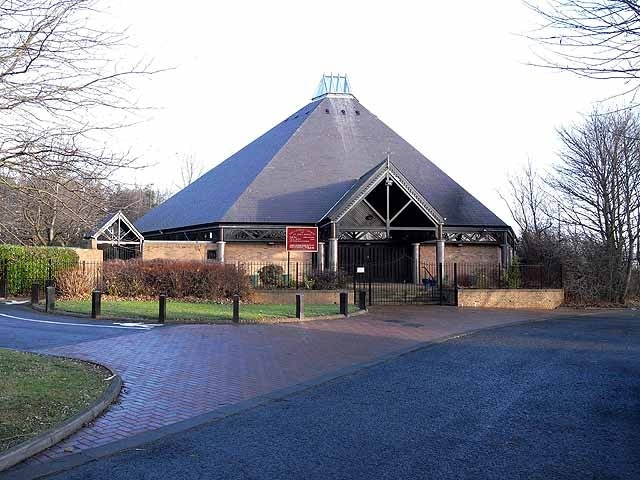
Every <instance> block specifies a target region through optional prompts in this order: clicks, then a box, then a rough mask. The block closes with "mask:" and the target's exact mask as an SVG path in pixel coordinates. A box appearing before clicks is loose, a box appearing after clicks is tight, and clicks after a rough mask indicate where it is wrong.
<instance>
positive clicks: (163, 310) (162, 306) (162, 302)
mask: <svg viewBox="0 0 640 480" xmlns="http://www.w3.org/2000/svg"><path fill="white" fill-rule="evenodd" d="M166 319H167V296H166V295H165V294H164V293H161V294H160V297H159V298H158V323H164V322H165V320H166Z"/></svg>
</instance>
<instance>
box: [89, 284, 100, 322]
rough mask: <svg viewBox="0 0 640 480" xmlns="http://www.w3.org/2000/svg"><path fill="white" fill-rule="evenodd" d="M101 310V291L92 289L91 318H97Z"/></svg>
mask: <svg viewBox="0 0 640 480" xmlns="http://www.w3.org/2000/svg"><path fill="white" fill-rule="evenodd" d="M101 310H102V292H101V291H100V290H94V291H93V292H91V318H98V317H99V316H100V313H101Z"/></svg>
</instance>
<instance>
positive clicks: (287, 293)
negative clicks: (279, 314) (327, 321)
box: [251, 289, 353, 305]
mask: <svg viewBox="0 0 640 480" xmlns="http://www.w3.org/2000/svg"><path fill="white" fill-rule="evenodd" d="M342 291H343V292H345V291H346V290H342ZM340 292H341V290H304V291H302V293H303V294H304V303H305V304H310V305H311V304H313V305H328V304H329V305H330V304H336V305H337V304H339V303H340ZM296 293H297V292H296V291H295V290H284V289H283V290H254V291H253V292H252V294H251V301H252V302H254V303H265V304H269V305H291V304H295V303H296ZM349 302H353V293H351V295H349Z"/></svg>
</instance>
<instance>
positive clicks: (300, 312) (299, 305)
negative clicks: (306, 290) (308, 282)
mask: <svg viewBox="0 0 640 480" xmlns="http://www.w3.org/2000/svg"><path fill="white" fill-rule="evenodd" d="M296 318H298V319H303V318H304V294H303V293H296Z"/></svg>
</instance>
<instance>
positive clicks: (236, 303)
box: [232, 294, 240, 323]
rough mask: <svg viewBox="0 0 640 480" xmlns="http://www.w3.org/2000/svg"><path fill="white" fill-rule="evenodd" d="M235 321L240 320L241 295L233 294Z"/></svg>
mask: <svg viewBox="0 0 640 480" xmlns="http://www.w3.org/2000/svg"><path fill="white" fill-rule="evenodd" d="M232 320H233V323H238V322H239V321H240V295H237V294H236V295H234V296H233V318H232Z"/></svg>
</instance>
